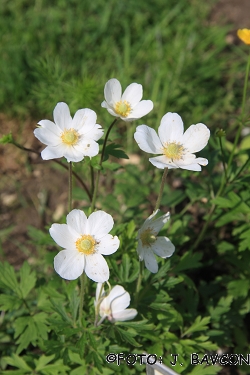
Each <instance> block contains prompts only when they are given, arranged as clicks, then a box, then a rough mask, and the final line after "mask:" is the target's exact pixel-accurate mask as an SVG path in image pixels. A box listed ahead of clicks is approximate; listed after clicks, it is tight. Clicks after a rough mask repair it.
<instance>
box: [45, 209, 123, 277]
mask: <svg viewBox="0 0 250 375" xmlns="http://www.w3.org/2000/svg"><path fill="white" fill-rule="evenodd" d="M66 221H67V224H52V226H51V228H50V230H49V232H50V235H51V237H52V238H53V240H54V241H55V242H56V243H57V244H58V245H59V246H61V247H63V248H64V250H62V251H60V252H59V253H58V254H57V255H56V256H55V258H54V268H55V270H56V272H57V273H58V274H59V275H60V276H61V277H62V278H63V279H66V280H74V279H77V278H78V277H79V276H80V275H81V274H82V273H83V271H85V273H86V275H87V276H88V277H89V278H90V279H92V280H94V281H96V282H104V281H107V280H108V279H109V268H108V265H107V262H106V260H105V259H104V258H103V256H102V254H103V255H110V254H113V253H114V252H115V251H116V250H117V249H118V247H119V244H120V241H119V239H118V237H116V236H115V237H113V236H111V235H110V234H108V233H109V232H110V230H111V229H112V228H113V225H114V221H113V218H112V216H111V215H109V214H107V213H106V212H104V211H96V212H93V213H92V214H91V215H90V216H89V218H87V217H86V215H85V213H84V212H83V211H81V210H76V209H75V210H72V211H71V212H70V213H69V214H68V215H67V220H66Z"/></svg>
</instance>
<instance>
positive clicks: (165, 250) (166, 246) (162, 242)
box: [151, 237, 175, 258]
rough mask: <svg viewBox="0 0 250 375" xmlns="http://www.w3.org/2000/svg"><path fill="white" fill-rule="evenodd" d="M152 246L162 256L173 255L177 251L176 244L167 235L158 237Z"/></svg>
mask: <svg viewBox="0 0 250 375" xmlns="http://www.w3.org/2000/svg"><path fill="white" fill-rule="evenodd" d="M151 248H152V250H153V252H154V253H155V254H156V255H158V256H159V257H161V258H168V257H171V255H173V253H174V251H175V247H174V245H173V244H172V242H171V241H170V240H169V239H168V238H167V237H157V239H156V241H155V242H154V243H153V244H152V245H151Z"/></svg>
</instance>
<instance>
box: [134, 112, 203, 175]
mask: <svg viewBox="0 0 250 375" xmlns="http://www.w3.org/2000/svg"><path fill="white" fill-rule="evenodd" d="M183 132H184V127H183V122H182V119H181V117H180V116H179V115H178V114H177V113H171V112H168V113H166V114H165V115H164V116H163V117H162V119H161V123H160V126H159V129H158V134H159V136H158V135H157V133H156V131H155V130H154V129H152V128H150V127H148V126H147V125H140V126H137V128H136V132H135V134H134V138H135V140H136V142H137V143H138V146H139V147H140V149H141V150H143V151H145V152H148V153H151V154H160V156H156V157H154V158H150V159H149V161H150V163H152V164H153V165H154V166H155V167H157V168H160V169H164V168H182V169H188V170H191V171H200V170H201V165H203V166H204V165H207V164H208V160H207V159H205V158H196V156H195V155H194V154H193V153H194V152H198V151H200V150H202V149H203V148H204V147H205V146H206V145H207V142H208V140H209V137H210V131H209V129H208V128H207V127H206V125H204V124H201V123H199V124H196V125H191V126H190V127H189V128H188V129H187V130H186V131H185V133H184V134H183Z"/></svg>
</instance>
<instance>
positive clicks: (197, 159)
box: [195, 158, 208, 166]
mask: <svg viewBox="0 0 250 375" xmlns="http://www.w3.org/2000/svg"><path fill="white" fill-rule="evenodd" d="M195 162H196V163H199V164H200V165H202V166H205V165H208V160H207V159H205V158H196V159H195Z"/></svg>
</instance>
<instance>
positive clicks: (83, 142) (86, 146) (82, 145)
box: [74, 138, 99, 157]
mask: <svg viewBox="0 0 250 375" xmlns="http://www.w3.org/2000/svg"><path fill="white" fill-rule="evenodd" d="M74 149H75V150H76V151H77V152H79V154H80V153H81V154H82V156H83V157H84V156H89V157H93V156H96V155H98V153H99V144H98V143H97V142H95V141H93V140H92V139H85V138H82V139H80V140H79V142H78V144H77V145H75V146H74Z"/></svg>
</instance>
